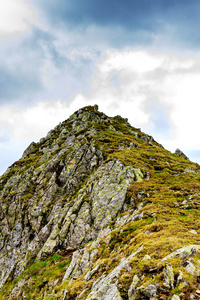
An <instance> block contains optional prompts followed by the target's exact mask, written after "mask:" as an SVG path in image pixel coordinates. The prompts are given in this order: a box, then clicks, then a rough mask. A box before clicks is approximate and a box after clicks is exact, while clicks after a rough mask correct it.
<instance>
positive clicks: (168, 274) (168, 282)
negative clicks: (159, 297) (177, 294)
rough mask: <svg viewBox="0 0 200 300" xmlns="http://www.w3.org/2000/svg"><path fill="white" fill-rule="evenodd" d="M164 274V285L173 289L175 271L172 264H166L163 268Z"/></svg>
mask: <svg viewBox="0 0 200 300" xmlns="http://www.w3.org/2000/svg"><path fill="white" fill-rule="evenodd" d="M163 275H164V283H163V285H164V286H165V287H167V288H170V289H173V288H174V272H173V268H172V266H171V265H170V264H166V265H165V268H164V270H163Z"/></svg>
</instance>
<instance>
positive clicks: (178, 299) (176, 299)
mask: <svg viewBox="0 0 200 300" xmlns="http://www.w3.org/2000/svg"><path fill="white" fill-rule="evenodd" d="M171 300H181V299H180V297H179V296H177V295H173V296H172V298H171Z"/></svg>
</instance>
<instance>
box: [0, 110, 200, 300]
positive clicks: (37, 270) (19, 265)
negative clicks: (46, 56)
mask: <svg viewBox="0 0 200 300" xmlns="http://www.w3.org/2000/svg"><path fill="white" fill-rule="evenodd" d="M199 182H200V167H199V165H198V164H195V163H192V162H190V161H189V160H187V159H186V157H185V156H184V155H183V154H182V153H181V152H180V151H177V153H175V154H172V153H170V152H169V151H167V150H165V149H164V148H163V147H162V146H161V145H160V144H158V143H157V142H156V141H154V139H153V138H152V137H150V136H148V135H146V134H144V133H142V132H141V130H140V129H137V128H133V127H131V126H130V124H129V123H128V122H127V120H126V119H123V118H121V117H120V116H116V117H114V118H110V117H107V116H106V115H105V114H103V113H100V112H98V107H97V106H96V105H95V106H94V107H92V106H88V107H85V108H83V109H80V110H79V111H77V112H75V113H74V114H73V115H72V116H71V117H70V118H69V119H68V120H66V121H64V122H63V123H61V124H59V125H58V126H57V127H56V128H54V130H52V131H50V132H49V133H48V135H47V136H46V137H45V138H42V139H41V140H40V142H38V143H32V144H31V145H30V146H29V147H28V148H27V149H26V150H25V152H24V154H23V156H22V158H21V159H20V160H18V161H17V162H15V163H14V164H13V165H12V166H11V167H10V168H8V170H7V171H6V172H5V174H4V175H3V176H2V177H1V178H0V220H1V223H0V233H1V234H0V285H1V292H0V299H46V300H47V299H63V300H67V299H88V300H91V299H93V300H94V299H98V300H101V299H102V300H103V299H105V300H107V299H113V300H115V299H124V300H127V299H129V300H133V299H152V300H153V299H173V300H178V299H199V295H200V286H199V283H200V252H199V251H200V243H199V234H200V230H199V225H200V218H199V217H200V212H199V205H200V184H199Z"/></svg>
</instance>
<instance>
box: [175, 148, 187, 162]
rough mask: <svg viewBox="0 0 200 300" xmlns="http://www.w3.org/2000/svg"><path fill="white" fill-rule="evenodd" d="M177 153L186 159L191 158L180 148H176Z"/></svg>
mask: <svg viewBox="0 0 200 300" xmlns="http://www.w3.org/2000/svg"><path fill="white" fill-rule="evenodd" d="M175 153H176V154H178V155H179V156H182V157H183V158H184V159H186V160H189V158H188V157H187V156H186V155H185V154H184V153H183V151H181V150H180V149H179V148H177V149H176V151H175Z"/></svg>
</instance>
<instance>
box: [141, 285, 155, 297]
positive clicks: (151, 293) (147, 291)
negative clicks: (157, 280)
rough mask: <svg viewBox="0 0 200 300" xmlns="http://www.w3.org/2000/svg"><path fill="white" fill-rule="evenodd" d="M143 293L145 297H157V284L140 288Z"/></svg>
mask: <svg viewBox="0 0 200 300" xmlns="http://www.w3.org/2000/svg"><path fill="white" fill-rule="evenodd" d="M140 292H141V294H143V295H144V296H145V297H148V298H151V297H155V296H156V293H157V288H156V285H154V284H149V285H147V286H146V287H145V288H141V289H140Z"/></svg>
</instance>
